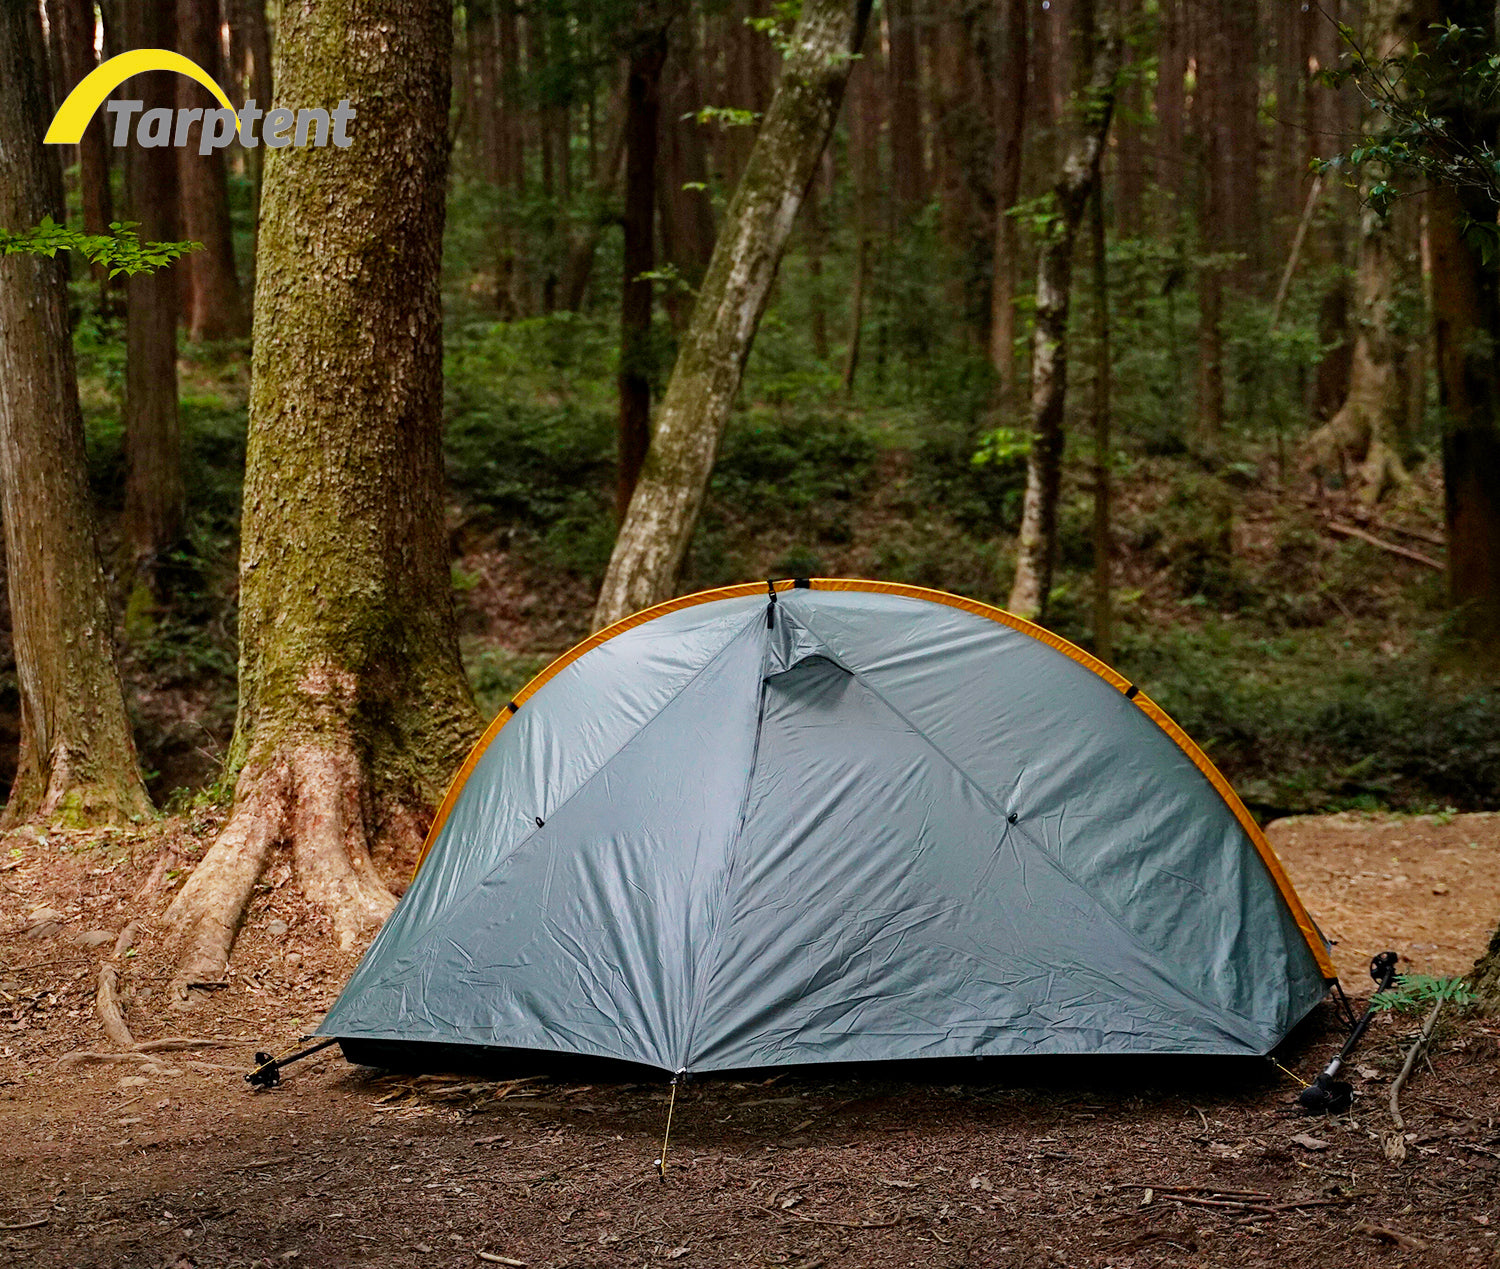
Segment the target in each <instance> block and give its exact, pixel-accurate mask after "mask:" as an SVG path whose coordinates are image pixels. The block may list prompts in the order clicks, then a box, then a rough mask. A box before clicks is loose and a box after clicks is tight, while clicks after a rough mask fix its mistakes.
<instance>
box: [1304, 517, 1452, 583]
mask: <svg viewBox="0 0 1500 1269" xmlns="http://www.w3.org/2000/svg"><path fill="white" fill-rule="evenodd" d="M1328 531H1329V532H1330V533H1334V534H1337V535H1338V536H1339V537H1342V538H1358V539H1359V540H1360V541H1361V542H1368V543H1369V544H1370V545H1371V546H1377V547H1379V548H1380V549H1381V550H1382V551H1387V552H1389V553H1390V554H1391V555H1399V556H1400V557H1401V558H1402V559H1403V560H1411V561H1412V562H1413V563H1414V564H1425V565H1426V566H1427V567H1428V568H1435V569H1437V571H1438V572H1439V573H1441V572H1442V571H1443V565H1442V564H1440V563H1438V561H1437V560H1435V559H1433V558H1432V556H1430V555H1423V554H1422V552H1421V551H1413V550H1412V549H1411V548H1410V547H1409V546H1397V545H1396V544H1395V543H1394V542H1386V541H1384V540H1383V539H1381V538H1377V537H1376V536H1375V535H1374V534H1373V533H1366V532H1365V531H1364V530H1363V529H1360V528H1356V527H1355V526H1354V525H1352V524H1341V523H1340V522H1339V521H1337V520H1330V521H1329V522H1328Z"/></svg>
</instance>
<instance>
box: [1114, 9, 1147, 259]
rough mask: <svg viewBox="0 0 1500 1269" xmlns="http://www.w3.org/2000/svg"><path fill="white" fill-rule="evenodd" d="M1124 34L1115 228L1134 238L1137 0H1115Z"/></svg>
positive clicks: (1139, 180) (1137, 210) (1137, 204)
mask: <svg viewBox="0 0 1500 1269" xmlns="http://www.w3.org/2000/svg"><path fill="white" fill-rule="evenodd" d="M1116 3H1118V4H1119V6H1120V23H1121V27H1122V29H1123V31H1124V34H1125V37H1126V43H1125V60H1126V66H1127V69H1126V70H1125V73H1124V76H1123V81H1124V82H1123V84H1122V87H1121V93H1120V117H1119V120H1118V121H1117V123H1116V124H1115V230H1116V232H1117V233H1118V234H1119V236H1120V237H1121V238H1136V237H1139V236H1140V232H1141V198H1142V193H1143V191H1144V188H1145V181H1146V171H1145V160H1144V146H1143V145H1142V141H1141V107H1142V92H1141V81H1142V72H1141V70H1140V69H1139V68H1138V67H1136V66H1135V65H1134V64H1135V63H1137V62H1138V61H1139V57H1140V54H1139V53H1138V52H1137V50H1136V47H1135V39H1134V38H1133V37H1134V35H1135V32H1136V31H1137V29H1138V28H1139V27H1140V22H1141V0H1116Z"/></svg>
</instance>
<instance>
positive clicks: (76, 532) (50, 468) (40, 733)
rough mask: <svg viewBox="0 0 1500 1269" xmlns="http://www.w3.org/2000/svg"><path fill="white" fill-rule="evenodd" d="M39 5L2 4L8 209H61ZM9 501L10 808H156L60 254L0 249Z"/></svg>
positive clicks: (53, 816)
mask: <svg viewBox="0 0 1500 1269" xmlns="http://www.w3.org/2000/svg"><path fill="white" fill-rule="evenodd" d="M41 46H42V45H41V26H40V23H39V22H38V19H37V9H36V6H35V5H30V4H20V3H4V4H0V65H3V66H4V67H5V68H6V71H5V74H4V75H0V225H3V226H5V227H6V228H7V229H17V230H19V229H26V228H30V227H32V226H33V225H36V224H37V223H39V222H40V221H41V219H42V217H43V216H47V215H50V216H52V217H53V218H54V219H57V220H61V218H62V177H61V173H60V172H59V170H58V165H57V152H56V151H55V150H53V149H50V148H48V147H44V146H43V145H42V135H43V132H44V131H45V129H46V126H47V120H48V117H49V110H48V105H49V103H47V102H46V100H45V98H44V90H43V78H42V73H41V71H42V68H41V66H40V65H39V64H38V62H37V59H36V56H35V51H36V50H37V49H40V48H41ZM0 506H3V518H4V524H5V553H6V580H7V584H8V589H9V593H10V611H11V630H12V638H13V640H14V644H15V658H16V679H17V683H18V686H19V688H20V695H21V748H20V756H19V760H18V766H17V771H16V778H15V783H14V785H13V786H12V788H11V791H10V801H9V803H8V804H7V806H6V808H5V817H4V822H5V823H7V824H15V823H17V822H20V821H24V820H29V819H34V818H41V819H44V820H48V821H55V822H59V823H62V824H66V825H69V826H72V827H79V826H83V825H89V824H104V823H124V822H127V821H129V820H132V819H140V818H142V817H144V816H146V815H149V814H150V812H151V803H150V801H149V800H148V799H147V797H146V790H145V787H144V786H143V785H142V784H141V777H140V771H139V769H138V768H137V766H136V758H135V745H134V743H133V741H132V740H131V735H130V723H129V720H128V719H127V717H126V713H125V699H124V695H123V693H122V691H121V688H120V675H119V671H118V669H117V668H116V665H115V651H114V641H113V630H114V623H113V621H112V620H111V619H110V612H109V603H108V599H107V596H106V592H105V588H104V573H103V570H102V568H101V567H100V563H99V550H98V546H97V544H96V542H95V537H94V514H93V507H92V505H91V502H90V498H89V489H88V478H87V465H86V459H85V455H84V442H83V416H82V413H81V411H80V410H79V405H78V382H77V378H76V375H75V371H74V364H73V344H72V335H71V332H70V331H69V329H68V292H67V265H66V262H65V261H64V260H62V259H61V258H57V259H50V260H49V259H46V258H44V257H40V256H31V255H21V254H17V255H10V256H0Z"/></svg>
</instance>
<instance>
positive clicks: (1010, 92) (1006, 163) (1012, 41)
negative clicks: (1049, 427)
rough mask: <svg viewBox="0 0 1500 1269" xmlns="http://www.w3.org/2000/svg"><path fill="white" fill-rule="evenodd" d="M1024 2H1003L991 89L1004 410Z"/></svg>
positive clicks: (1012, 387) (1008, 392)
mask: <svg viewBox="0 0 1500 1269" xmlns="http://www.w3.org/2000/svg"><path fill="white" fill-rule="evenodd" d="M1026 9H1027V0H1001V6H1000V10H1001V18H1002V21H1001V23H1000V29H999V38H1000V41H1001V50H1000V55H999V57H998V59H997V61H996V74H995V77H994V80H993V83H994V89H995V107H994V110H995V259H994V266H993V271H992V274H991V284H990V285H991V291H990V365H991V366H992V367H993V368H994V371H995V379H996V381H997V383H998V385H999V399H1000V403H1001V405H1002V407H1010V406H1012V405H1013V404H1014V403H1015V400H1016V398H1017V396H1018V395H1019V391H1018V389H1019V384H1020V366H1019V363H1018V358H1017V356H1016V278H1017V275H1018V273H1019V264H1020V259H1019V257H1020V252H1021V236H1020V230H1019V227H1018V226H1017V225H1016V218H1015V217H1014V216H1013V215H1011V212H1012V211H1013V210H1014V209H1015V206H1016V202H1017V201H1018V200H1019V199H1020V197H1021V159H1022V157H1023V155H1024V153H1025V141H1026V99H1027V92H1026V66H1027V62H1028V60H1029V53H1028V30H1027V27H1028V22H1027V16H1026Z"/></svg>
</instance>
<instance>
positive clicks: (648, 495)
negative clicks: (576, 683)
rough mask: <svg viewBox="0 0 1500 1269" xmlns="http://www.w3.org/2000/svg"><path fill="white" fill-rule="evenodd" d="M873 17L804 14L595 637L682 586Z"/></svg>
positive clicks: (837, 2) (810, 5)
mask: <svg viewBox="0 0 1500 1269" xmlns="http://www.w3.org/2000/svg"><path fill="white" fill-rule="evenodd" d="M869 16H870V0H805V3H804V4H803V6H802V15H801V17H800V18H799V19H798V20H797V26H796V28H795V30H793V32H792V35H791V40H790V45H789V48H788V52H787V56H786V57H785V59H784V60H783V62H782V72H781V82H780V84H779V85H778V86H777V89H776V95H775V96H774V97H773V98H772V100H771V106H770V109H769V110H767V112H766V117H765V121H764V122H763V123H762V124H761V129H760V133H759V135H758V136H757V137H756V139H755V148H754V149H753V150H752V151H751V153H750V160H749V162H748V163H747V164H746V167H745V174H744V176H743V177H742V178H741V179H740V183H739V188H738V189H737V190H736V191H735V195H734V200H733V202H731V203H730V206H729V210H728V212H727V213H726V214H725V216H724V224H723V227H722V228H721V229H720V231H719V240H718V242H717V243H716V244H715V246H714V254H713V260H712V262H711V263H710V264H709V267H708V275H707V277H705V278H704V281H703V290H702V292H701V293H700V294H699V296H698V300H697V303H696V304H695V305H694V307H693V320H692V324H691V325H690V326H689V327H688V332H687V335H686V336H685V337H684V339H683V342H682V350H681V352H680V353H679V354H678V358H677V364H676V366H675V367H674V368H673V371H672V378H671V381H670V382H669V383H668V385H667V391H666V396H665V397H664V398H663V400H662V404H661V409H660V411H659V412H658V417H657V423H656V432H655V435H654V436H653V437H652V439H651V449H650V451H649V452H648V453H647V455H646V463H645V466H644V467H643V468H642V470H641V476H640V480H639V481H638V482H637V484H636V490H635V496H634V497H633V498H632V499H631V500H630V509H629V511H628V512H627V514H626V516H625V522H624V524H622V525H621V526H620V536H619V538H618V539H617V540H616V542H615V549H614V554H613V555H612V556H611V557H610V561H609V568H608V570H607V571H606V573H605V575H604V585H603V586H602V587H601V588H600V592H599V603H598V606H597V607H596V608H595V609H594V625H595V627H596V628H598V627H602V626H607V625H609V624H610V623H611V622H613V621H618V620H619V619H620V618H621V617H624V616H626V615H628V614H629V613H631V612H633V611H635V610H636V609H638V608H645V607H647V606H648V605H650V604H654V603H657V602H658V601H660V600H662V599H665V598H667V597H668V596H669V595H670V594H671V593H672V590H673V588H674V586H675V585H676V581H677V573H678V570H679V569H680V568H681V567H682V561H683V558H684V557H685V556H686V554H687V548H688V543H689V541H690V540H691V539H692V536H693V529H694V527H695V526H696V524H697V522H698V512H699V509H700V508H701V507H702V505H703V494H704V490H705V489H706V488H707V486H708V478H709V476H710V474H711V473H712V471H713V465H714V455H715V454H716V453H717V451H718V447H719V440H720V438H721V437H722V436H723V434H724V427H725V425H726V424H727V423H728V421H729V411H730V408H731V407H732V406H733V404H734V397H735V394H736V393H737V392H738V391H739V386H740V379H741V377H742V375H743V374H744V370H745V360H746V358H747V357H749V355H750V346H751V344H752V343H753V342H754V339H755V331H756V327H757V326H759V324H760V318H761V314H762V313H763V312H765V307H766V300H767V298H768V297H769V295H770V291H771V283H772V282H773V281H775V278H776V270H777V267H778V266H779V265H780V263H781V256H782V252H783V251H784V250H785V249H786V242H787V238H788V236H789V235H790V234H791V231H792V224H793V222H794V221H795V220H796V218H797V209H798V208H799V207H801V205H802V199H803V197H804V195H805V194H806V192H807V187H808V184H809V183H810V182H811V180H812V178H813V175H814V173H815V172H816V170H817V165H818V160H819V159H820V158H821V157H822V154H823V148H824V146H826V145H827V144H828V136H829V133H830V132H832V130H833V124H834V120H835V119H836V118H837V117H838V110H839V103H840V102H841V101H842V100H843V96H844V85H845V83H846V82H847V81H848V78H849V69H850V67H851V66H852V65H853V63H854V59H855V56H856V55H857V54H858V52H859V47H860V44H861V43H862V42H863V40H864V34H865V26H866V23H867V22H868V21H869Z"/></svg>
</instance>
